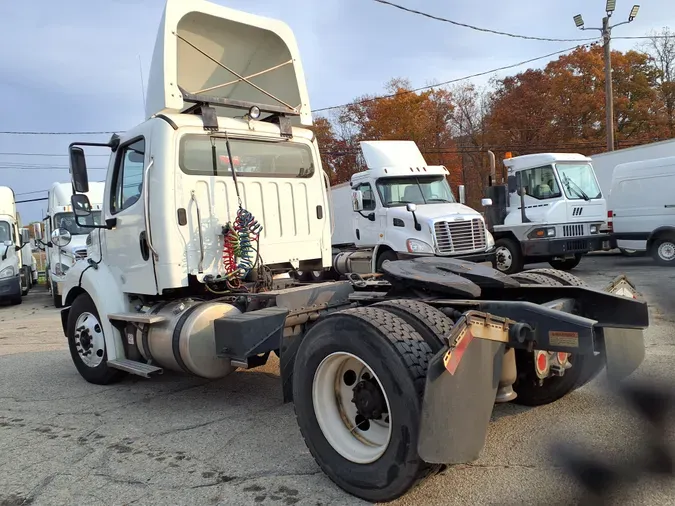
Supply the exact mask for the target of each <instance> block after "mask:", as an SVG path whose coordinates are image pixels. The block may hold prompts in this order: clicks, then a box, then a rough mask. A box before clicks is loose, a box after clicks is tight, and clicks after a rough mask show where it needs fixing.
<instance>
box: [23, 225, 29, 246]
mask: <svg viewBox="0 0 675 506" xmlns="http://www.w3.org/2000/svg"><path fill="white" fill-rule="evenodd" d="M25 244H30V230H28V229H27V228H22V229H21V246H24V245H25Z"/></svg>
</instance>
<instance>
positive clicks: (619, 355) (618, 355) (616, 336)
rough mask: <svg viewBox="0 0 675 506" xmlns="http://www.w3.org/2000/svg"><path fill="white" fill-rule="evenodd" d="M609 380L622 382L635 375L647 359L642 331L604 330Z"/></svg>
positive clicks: (609, 328) (608, 328) (610, 328)
mask: <svg viewBox="0 0 675 506" xmlns="http://www.w3.org/2000/svg"><path fill="white" fill-rule="evenodd" d="M603 335H604V342H605V360H606V362H607V379H608V380H609V381H611V382H617V381H621V380H623V379H625V378H627V377H628V376H630V375H631V374H633V373H634V372H635V371H636V370H637V369H638V367H640V365H641V364H642V362H643V361H644V359H645V337H644V331H643V330H642V329H621V328H613V327H606V328H604V329H603Z"/></svg>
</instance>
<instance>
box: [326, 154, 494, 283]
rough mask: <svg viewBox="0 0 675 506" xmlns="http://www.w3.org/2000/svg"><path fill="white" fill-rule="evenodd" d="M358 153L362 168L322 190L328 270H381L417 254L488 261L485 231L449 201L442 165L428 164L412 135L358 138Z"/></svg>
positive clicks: (490, 247) (490, 243) (490, 249)
mask: <svg viewBox="0 0 675 506" xmlns="http://www.w3.org/2000/svg"><path fill="white" fill-rule="evenodd" d="M361 152H362V154H363V158H364V159H365V162H366V166H367V170H364V171H361V172H357V173H356V174H354V175H353V176H352V177H351V180H350V181H349V182H348V183H343V184H340V185H336V186H333V187H332V188H331V190H330V193H331V199H330V200H331V203H332V212H333V215H334V216H333V221H334V230H333V235H332V245H333V265H332V269H333V271H334V272H337V273H338V274H341V275H345V274H348V273H349V272H356V273H359V274H366V273H371V272H382V264H383V263H384V262H385V261H387V260H399V259H409V258H413V257H418V256H443V257H451V258H459V259H464V260H470V261H473V262H489V263H491V264H492V263H493V262H494V240H493V238H492V234H490V232H488V230H487V229H486V227H485V221H484V219H483V217H482V216H481V214H480V213H478V212H476V211H475V210H473V209H471V208H470V207H467V206H465V205H463V203H459V202H458V201H457V200H456V199H455V195H453V192H452V190H451V189H450V185H449V184H448V181H447V176H448V174H449V173H448V170H447V169H446V168H445V167H443V166H433V165H428V164H427V163H426V161H425V160H424V157H423V156H422V153H421V152H420V150H419V149H418V147H417V145H416V144H415V143H414V142H413V141H364V142H361ZM458 190H459V189H458ZM458 193H460V194H461V193H463V192H461V191H458ZM460 198H461V196H460ZM489 203H490V202H489V200H487V199H485V200H484V202H483V204H484V205H488V204H489ZM314 277H316V274H314Z"/></svg>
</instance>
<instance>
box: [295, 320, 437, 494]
mask: <svg viewBox="0 0 675 506" xmlns="http://www.w3.org/2000/svg"><path fill="white" fill-rule="evenodd" d="M431 357H432V351H431V348H429V345H428V344H427V343H426V342H425V341H424V339H423V338H422V337H421V336H420V335H419V334H418V333H417V332H416V331H415V330H414V329H413V327H411V326H410V325H408V324H407V323H406V322H405V321H404V320H402V319H401V318H399V317H397V316H395V315H394V314H391V313H390V312H388V311H385V310H384V309H376V308H372V307H371V308H356V309H350V310H346V311H341V312H338V313H334V314H332V315H329V316H327V317H326V318H325V319H324V320H322V321H320V322H319V323H317V324H316V325H315V326H314V327H313V328H312V329H311V330H310V331H309V332H308V333H307V335H306V336H305V338H304V340H303V342H302V344H301V345H300V348H299V350H298V354H297V356H296V359H295V366H294V371H293V401H294V404H295V413H296V417H297V421H298V425H299V427H300V432H301V433H302V436H303V438H304V439H305V443H306V444H307V447H308V448H309V451H310V452H311V454H312V456H313V457H314V459H315V460H316V462H317V463H318V464H319V466H320V467H321V469H322V470H323V471H324V472H325V473H326V474H327V475H328V476H329V477H330V478H331V479H332V480H333V481H334V482H335V483H336V484H337V485H338V486H339V487H341V488H342V489H343V490H345V491H346V492H348V493H350V494H352V495H354V496H356V497H359V498H361V499H365V500H367V501H373V502H380V501H385V502H386V501H391V500H393V499H396V498H398V497H400V496H401V495H403V494H405V493H406V492H407V491H408V490H409V489H411V488H412V487H414V486H415V485H416V484H418V483H419V482H420V481H421V480H422V479H424V478H425V477H427V476H429V475H430V474H432V473H433V472H434V471H435V470H437V469H438V468H439V467H438V466H436V465H430V464H427V463H425V462H424V461H423V460H422V459H421V458H420V456H419V455H418V453H417V441H418V438H419V432H420V423H421V410H422V396H423V395H424V385H425V381H426V373H427V368H428V366H429V360H430V358H431Z"/></svg>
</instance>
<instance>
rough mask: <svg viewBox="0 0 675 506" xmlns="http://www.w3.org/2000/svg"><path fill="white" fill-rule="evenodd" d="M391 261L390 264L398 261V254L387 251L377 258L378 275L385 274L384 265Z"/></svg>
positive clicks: (376, 269) (376, 270)
mask: <svg viewBox="0 0 675 506" xmlns="http://www.w3.org/2000/svg"><path fill="white" fill-rule="evenodd" d="M387 260H389V261H390V262H395V261H396V260H398V255H397V254H396V252H395V251H392V250H390V249H388V250H387V251H383V252H382V253H380V254H379V255H378V256H377V263H376V264H375V272H377V273H380V274H381V273H383V272H384V270H383V269H382V264H384V262H386V261H387Z"/></svg>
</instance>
